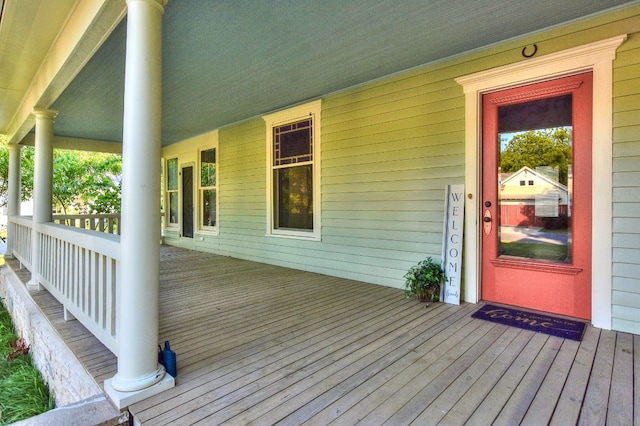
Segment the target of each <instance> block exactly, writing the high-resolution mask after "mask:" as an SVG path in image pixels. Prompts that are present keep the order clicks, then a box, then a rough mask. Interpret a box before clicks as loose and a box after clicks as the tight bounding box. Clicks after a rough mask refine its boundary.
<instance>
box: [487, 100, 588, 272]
mask: <svg viewBox="0 0 640 426" xmlns="http://www.w3.org/2000/svg"><path fill="white" fill-rule="evenodd" d="M571 111H572V96H571V95H564V96H558V97H554V98H548V99H540V100H536V101H530V102H524V103H519V104H514V105H506V106H502V107H499V108H498V129H499V130H498V132H499V134H498V137H499V145H500V156H499V161H498V203H499V212H500V214H499V220H500V222H499V225H500V226H499V232H500V244H499V255H500V256H501V257H510V258H514V257H515V258H524V259H532V260H543V261H552V262H559V263H571V241H572V226H571V207H572V193H573V189H572V188H573V184H574V182H573V173H572V167H573V138H572V135H573V127H572V120H571ZM578 184H579V183H578Z"/></svg>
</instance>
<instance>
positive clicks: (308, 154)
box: [263, 101, 320, 240]
mask: <svg viewBox="0 0 640 426" xmlns="http://www.w3.org/2000/svg"><path fill="white" fill-rule="evenodd" d="M263 118H264V120H265V121H266V124H267V153H268V160H267V161H268V164H267V172H268V176H267V188H268V194H267V221H268V223H267V234H268V235H273V236H285V237H294V238H306V239H314V240H319V239H320V208H319V207H320V206H319V200H320V193H319V188H320V158H319V155H320V101H315V102H311V103H308V104H305V105H301V106H299V107H295V108H292V109H289V110H286V111H281V112H278V113H274V114H270V115H268V116H265V117H263Z"/></svg>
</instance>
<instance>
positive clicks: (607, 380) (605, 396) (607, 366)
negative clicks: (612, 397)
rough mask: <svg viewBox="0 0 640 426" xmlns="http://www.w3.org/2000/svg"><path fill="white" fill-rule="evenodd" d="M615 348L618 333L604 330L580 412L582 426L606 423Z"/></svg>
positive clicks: (601, 333)
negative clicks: (584, 425)
mask: <svg viewBox="0 0 640 426" xmlns="http://www.w3.org/2000/svg"><path fill="white" fill-rule="evenodd" d="M615 346H616V333H615V332H612V331H609V330H602V331H601V332H600V342H599V343H598V349H597V351H596V357H595V359H594V361H593V370H592V372H591V376H590V378H589V383H588V385H587V392H586V394H585V396H584V403H583V408H582V410H581V412H580V419H579V421H580V423H581V424H592V425H598V424H605V423H606V420H607V402H608V401H609V391H610V390H611V378H612V371H613V357H614V354H615Z"/></svg>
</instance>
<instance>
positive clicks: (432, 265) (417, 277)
mask: <svg viewBox="0 0 640 426" xmlns="http://www.w3.org/2000/svg"><path fill="white" fill-rule="evenodd" d="M404 279H405V280H406V281H405V283H404V287H405V292H404V293H405V295H406V296H407V297H412V296H416V297H417V298H418V300H420V301H421V302H439V301H440V286H441V285H442V283H443V282H444V281H446V280H447V277H446V275H445V273H444V270H443V269H442V265H440V264H439V263H436V262H434V261H433V259H432V258H431V257H427V258H426V259H424V260H421V261H420V262H418V264H417V265H414V266H412V267H411V268H409V270H408V271H407V273H406V274H404Z"/></svg>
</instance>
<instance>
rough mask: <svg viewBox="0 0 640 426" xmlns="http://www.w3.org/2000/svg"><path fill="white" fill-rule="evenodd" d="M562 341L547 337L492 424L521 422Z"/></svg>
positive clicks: (506, 424)
mask: <svg viewBox="0 0 640 426" xmlns="http://www.w3.org/2000/svg"><path fill="white" fill-rule="evenodd" d="M562 341H563V339H560V338H558V337H553V336H551V337H549V338H548V339H547V341H546V342H545V344H544V346H543V347H542V349H541V350H540V353H539V354H538V356H537V357H536V359H535V360H534V361H533V363H532V364H531V366H530V367H529V369H528V370H527V372H526V374H525V375H524V377H523V378H522V380H521V381H520V383H518V386H517V387H516V388H515V390H514V391H513V392H512V394H511V397H510V398H509V400H508V401H507V403H506V404H505V405H504V407H503V408H502V410H501V411H500V414H499V415H498V417H497V418H496V420H495V422H494V424H496V425H505V426H508V425H513V424H521V423H522V419H523V418H524V416H525V415H526V413H527V411H528V410H529V407H530V406H531V402H532V401H533V399H534V398H535V396H536V394H537V393H538V389H539V388H540V385H541V384H542V381H543V380H544V378H545V377H546V375H547V374H548V372H549V370H550V369H551V365H552V364H553V362H554V360H555V358H556V355H557V354H558V352H559V351H560V347H561V346H562ZM536 422H538V419H536Z"/></svg>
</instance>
